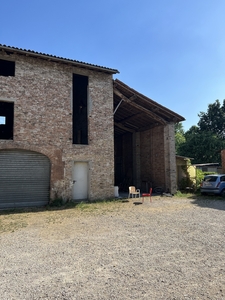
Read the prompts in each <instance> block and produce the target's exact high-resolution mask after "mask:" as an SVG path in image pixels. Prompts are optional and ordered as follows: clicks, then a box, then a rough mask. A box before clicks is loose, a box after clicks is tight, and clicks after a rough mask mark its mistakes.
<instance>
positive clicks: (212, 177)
mask: <svg viewBox="0 0 225 300" xmlns="http://www.w3.org/2000/svg"><path fill="white" fill-rule="evenodd" d="M217 178H218V177H217V176H207V177H205V178H204V181H207V182H215V181H216V180H217Z"/></svg>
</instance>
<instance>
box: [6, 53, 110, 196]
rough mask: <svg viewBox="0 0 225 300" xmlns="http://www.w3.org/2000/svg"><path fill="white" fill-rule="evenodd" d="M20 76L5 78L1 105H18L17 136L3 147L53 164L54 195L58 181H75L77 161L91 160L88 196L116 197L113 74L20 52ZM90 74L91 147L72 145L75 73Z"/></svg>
mask: <svg viewBox="0 0 225 300" xmlns="http://www.w3.org/2000/svg"><path fill="white" fill-rule="evenodd" d="M0 59H5V60H8V59H10V60H13V61H15V62H16V66H15V76H14V77H13V76H8V77H4V76H1V77H0V101H6V102H11V101H12V102H14V138H13V140H0V150H1V149H26V150H32V151H36V152H40V153H43V154H44V155H46V156H48V157H49V159H50V161H51V178H50V183H51V187H50V190H51V197H54V195H53V189H52V188H53V187H54V184H55V183H56V182H57V181H58V180H63V179H65V180H66V181H68V182H69V181H71V180H72V167H73V163H74V161H85V162H88V167H89V189H88V198H89V199H90V200H93V199H97V198H105V197H106V198H107V197H112V196H113V195H114V136H113V113H112V112H113V83H112V74H110V73H107V72H99V71H95V70H91V69H88V68H79V67H76V66H73V65H72V64H69V63H68V64H66V63H60V62H54V61H51V60H49V61H47V60H46V59H45V60H43V59H41V58H37V57H35V58H34V57H29V56H25V55H19V54H16V53H15V54H11V55H10V57H9V55H7V54H6V53H2V54H0ZM73 73H75V74H80V75H84V76H88V82H89V85H88V109H89V110H88V128H89V137H88V140H89V143H88V145H75V144H73V143H72V74H73Z"/></svg>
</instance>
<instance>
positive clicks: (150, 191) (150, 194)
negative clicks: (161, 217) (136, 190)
mask: <svg viewBox="0 0 225 300" xmlns="http://www.w3.org/2000/svg"><path fill="white" fill-rule="evenodd" d="M141 197H142V203H144V197H149V200H150V202H152V188H150V190H149V193H143V194H142V195H141Z"/></svg>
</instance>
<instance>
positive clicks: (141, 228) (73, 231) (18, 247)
mask: <svg viewBox="0 0 225 300" xmlns="http://www.w3.org/2000/svg"><path fill="white" fill-rule="evenodd" d="M135 201H136V200H131V199H130V200H129V202H124V203H114V202H112V203H106V204H91V205H84V206H79V207H76V208H72V209H64V210H51V211H36V212H35V211H33V212H32V211H31V212H29V211H27V212H24V213H11V214H5V213H1V214H0V263H1V264H0V278H1V285H0V299H1V300H2V299H3V300H6V299H23V300H24V299H29V300H32V299H79V300H80V299H85V300H86V299H91V300H93V299H97V300H100V299H107V300H108V299H117V300H118V299H121V300H122V299H123V300H125V299H150V300H151V299H157V300H158V299H163V300H165V299H179V300H181V299H213V300H214V299H225V230H224V229H225V201H222V200H215V201H214V200H210V198H205V199H204V200H194V199H186V198H184V199H178V198H166V197H153V203H149V202H148V201H145V203H144V204H142V205H138V204H139V203H138V202H137V203H135Z"/></svg>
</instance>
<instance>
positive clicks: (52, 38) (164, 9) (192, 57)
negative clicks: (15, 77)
mask: <svg viewBox="0 0 225 300" xmlns="http://www.w3.org/2000/svg"><path fill="white" fill-rule="evenodd" d="M224 13H225V1H224V0H214V1H212V0H210V1H209V0H188V1H185V0H157V1H155V0H154V1H153V0H139V1H137V0H136V1H133V0H82V1H78V0H63V1H62V0H54V1H53V0H52V1H51V0H38V1H37V0H33V1H30V0H20V1H18V0H11V1H2V3H1V28H0V44H4V45H7V46H14V47H18V48H23V49H30V50H34V51H37V52H42V53H46V54H51V55H56V56H60V57H65V58H70V59H75V60H79V61H83V62H87V63H92V64H96V65H100V66H105V67H109V68H113V69H118V70H119V71H120V74H116V75H115V76H114V78H118V79H119V80H121V81H123V82H124V83H125V84H127V85H129V86H130V87H131V88H134V89H136V90H137V91H138V92H140V93H142V94H144V95H146V96H147V97H149V98H151V99H153V100H154V101H156V102H158V103H159V104H161V105H164V106H165V107H167V108H169V109H170V110H173V111H175V112H176V113H178V114H180V115H182V116H183V117H184V118H185V119H186V121H185V122H183V126H184V129H185V130H188V129H189V128H190V127H191V126H192V125H197V123H198V120H199V117H198V114H199V112H200V111H205V112H206V111H207V108H208V104H210V103H213V102H214V101H215V100H216V99H219V100H220V101H221V103H222V101H223V99H225V18H224Z"/></svg>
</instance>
